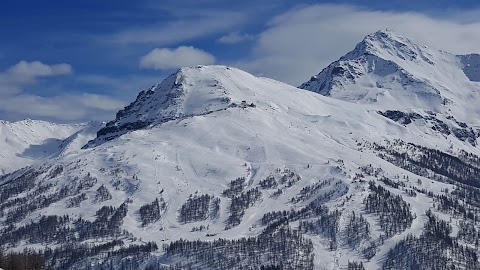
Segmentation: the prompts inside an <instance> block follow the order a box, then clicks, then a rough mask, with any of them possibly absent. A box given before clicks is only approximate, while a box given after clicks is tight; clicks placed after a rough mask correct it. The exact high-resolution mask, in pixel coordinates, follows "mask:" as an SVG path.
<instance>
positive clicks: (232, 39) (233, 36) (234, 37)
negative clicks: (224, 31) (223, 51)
mask: <svg viewBox="0 0 480 270" xmlns="http://www.w3.org/2000/svg"><path fill="white" fill-rule="evenodd" d="M253 39H254V36H252V35H249V34H246V33H239V32H232V33H229V34H228V35H225V36H222V37H220V38H219V39H218V40H217V42H219V43H223V44H236V43H240V42H245V41H249V40H253Z"/></svg>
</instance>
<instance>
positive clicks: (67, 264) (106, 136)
mask: <svg viewBox="0 0 480 270" xmlns="http://www.w3.org/2000/svg"><path fill="white" fill-rule="evenodd" d="M479 104H480V55H475V54H473V55H462V56H458V55H453V54H450V53H448V52H444V51H440V50H437V49H434V48H431V47H427V46H424V45H421V44H418V43H417V42H415V41H412V40H410V39H408V38H405V37H402V36H400V35H399V34H397V33H395V32H393V31H390V30H385V31H379V32H376V33H373V34H371V35H368V36H367V37H365V39H364V40H362V41H361V42H360V43H359V44H358V45H357V46H356V47H355V48H354V50H353V51H351V52H349V53H347V54H346V55H345V56H343V57H342V58H340V59H339V60H338V61H336V62H334V63H332V64H330V65H329V66H328V67H326V68H325V69H323V70H322V71H321V72H320V73H319V74H318V75H316V76H313V77H312V78H311V80H309V81H308V82H305V83H304V84H302V85H301V86H300V87H299V88H297V87H293V86H290V85H287V84H285V83H281V82H278V81H275V80H272V79H267V78H260V77H255V76H253V75H251V74H249V73H246V72H244V71H241V70H239V69H236V68H233V67H226V66H194V67H186V68H182V69H180V70H179V71H177V72H176V73H175V74H172V75H170V76H169V77H167V78H166V79H165V80H164V81H163V82H161V83H160V84H157V85H154V86H152V87H151V88H149V89H147V90H144V91H142V92H140V93H139V94H138V96H137V98H136V100H135V101H133V102H132V103H131V104H130V105H128V106H127V107H125V108H124V109H123V110H121V111H119V112H118V113H117V115H116V118H115V119H114V120H112V121H110V122H108V123H106V124H105V125H103V124H100V123H90V124H82V125H74V126H59V125H54V124H49V123H43V122H42V123H40V122H34V121H26V122H25V121H24V122H23V123H22V122H19V123H17V124H15V125H14V123H7V122H5V123H3V122H2V128H1V135H2V136H3V137H5V139H3V137H2V148H1V149H2V150H1V152H0V154H1V156H0V157H3V158H4V159H5V160H7V161H12V164H10V163H4V162H7V161H3V160H2V164H1V165H2V167H1V169H2V170H5V174H3V176H1V177H0V247H1V248H2V249H3V250H10V251H19V252H21V251H22V250H24V249H25V248H28V249H33V250H36V251H37V252H39V254H40V255H41V256H42V257H43V258H44V261H45V265H46V266H47V267H49V268H51V269H152V270H153V269H352V270H353V269H480V261H479V255H480V254H479V253H480V252H479V245H480V148H479V146H478V144H479V140H478V138H479V137H480V106H479ZM20 124H21V125H20ZM4 126H5V127H4ZM6 127H8V128H9V129H8V132H9V133H8V134H7V128H6ZM26 128H28V131H29V132H30V133H29V132H26V131H25V130H26ZM97 131H98V132H97ZM3 134H6V135H3ZM12 134H13V135H12ZM28 134H30V135H28ZM34 135H35V136H34ZM32 136H34V138H33V137H32ZM4 141H5V145H7V146H5V147H4V146H3V142H4ZM10 157H12V158H10ZM13 157H15V158H18V160H17V161H15V160H14V158H13ZM23 166H26V167H23ZM20 167H23V168H20ZM7 172H8V173H7Z"/></svg>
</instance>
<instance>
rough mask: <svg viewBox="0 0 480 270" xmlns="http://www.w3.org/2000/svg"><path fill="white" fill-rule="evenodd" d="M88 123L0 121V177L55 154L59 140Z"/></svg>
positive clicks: (59, 144)
mask: <svg viewBox="0 0 480 270" xmlns="http://www.w3.org/2000/svg"><path fill="white" fill-rule="evenodd" d="M87 126H89V124H76V125H66V124H54V123H50V122H46V121H38V120H30V119H27V120H22V121H16V122H7V121H1V122H0V149H2V150H1V151H0V175H1V174H4V173H7V172H11V171H14V170H17V169H20V168H21V167H24V166H27V165H30V164H32V163H33V162H35V161H37V160H41V159H45V158H47V157H49V156H51V155H52V154H54V153H56V152H58V151H59V148H61V145H62V143H63V140H64V139H66V138H67V137H69V136H71V135H72V134H74V133H76V132H79V131H80V130H83V129H85V127H87Z"/></svg>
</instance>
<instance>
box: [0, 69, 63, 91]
mask: <svg viewBox="0 0 480 270" xmlns="http://www.w3.org/2000/svg"><path fill="white" fill-rule="evenodd" d="M71 73H72V67H71V66H70V65H69V64H65V63H62V64H56V65H46V64H43V63H42V62H39V61H34V62H27V61H20V62H18V63H17V64H15V65H14V66H12V67H10V68H9V69H7V70H6V71H4V72H0V97H1V96H4V95H10V94H15V93H19V92H21V91H22V88H23V87H25V86H26V85H29V84H33V83H35V81H36V79H37V78H39V77H48V76H58V75H68V74H71Z"/></svg>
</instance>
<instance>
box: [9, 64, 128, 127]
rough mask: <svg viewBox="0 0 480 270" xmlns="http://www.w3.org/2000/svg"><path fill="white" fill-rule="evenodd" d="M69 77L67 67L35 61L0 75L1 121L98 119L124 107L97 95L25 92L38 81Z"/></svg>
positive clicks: (69, 67) (70, 70)
mask: <svg viewBox="0 0 480 270" xmlns="http://www.w3.org/2000/svg"><path fill="white" fill-rule="evenodd" d="M70 74H72V67H71V65H69V64H66V63H61V64H54V65H48V64H44V63H42V62H39V61H34V62H27V61H23V60H22V61H20V62H18V63H17V64H15V65H13V66H11V67H10V68H8V69H7V70H5V71H4V72H0V114H1V115H2V118H5V119H19V118H26V117H28V118H38V119H51V120H57V121H77V120H85V119H102V118H103V117H104V115H105V114H106V113H112V112H116V111H117V110H118V109H120V108H122V107H123V106H124V103H123V102H121V101H119V100H116V99H114V98H111V97H107V96H102V95H97V94H87V93H79V94H68V93H64V94H60V95H56V96H48V97H44V96H39V95H33V94H29V93H27V92H26V91H25V89H26V88H27V87H29V86H32V85H35V84H36V83H37V81H38V80H39V79H40V78H43V77H55V76H61V75H70Z"/></svg>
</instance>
